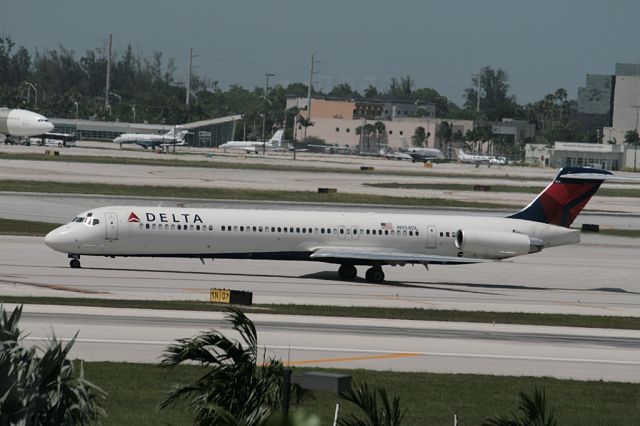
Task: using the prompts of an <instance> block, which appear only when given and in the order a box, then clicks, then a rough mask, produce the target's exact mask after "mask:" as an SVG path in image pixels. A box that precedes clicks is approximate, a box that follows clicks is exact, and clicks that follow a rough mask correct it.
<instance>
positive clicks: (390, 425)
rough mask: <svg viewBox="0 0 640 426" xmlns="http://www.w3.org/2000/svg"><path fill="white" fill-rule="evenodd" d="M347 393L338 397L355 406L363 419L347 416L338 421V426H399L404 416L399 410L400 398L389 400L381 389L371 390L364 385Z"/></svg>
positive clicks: (404, 412) (402, 411)
mask: <svg viewBox="0 0 640 426" xmlns="http://www.w3.org/2000/svg"><path fill="white" fill-rule="evenodd" d="M354 387H355V390H354V389H351V390H350V391H349V392H347V393H343V394H341V395H340V396H341V397H342V398H344V399H346V400H347V401H349V402H351V403H353V404H355V405H356V406H357V407H358V408H359V409H360V411H361V415H364V418H362V417H358V416H356V415H353V414H349V415H348V416H347V417H345V418H341V419H339V420H338V425H340V426H369V425H370V426H399V425H400V424H402V419H404V416H405V414H406V410H402V409H401V408H400V398H399V397H394V398H393V400H391V401H390V400H389V396H388V395H387V392H386V390H384V389H382V388H376V389H371V388H369V386H368V385H367V384H366V383H363V384H362V385H356V386H354Z"/></svg>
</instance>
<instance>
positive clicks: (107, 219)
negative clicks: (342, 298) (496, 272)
mask: <svg viewBox="0 0 640 426" xmlns="http://www.w3.org/2000/svg"><path fill="white" fill-rule="evenodd" d="M614 178H615V177H614V176H613V175H612V174H611V172H608V171H606V170H599V169H588V168H572V167H567V168H564V169H562V170H560V172H559V173H558V174H557V176H556V177H555V179H554V180H553V181H552V182H551V183H550V184H549V186H547V187H546V188H545V189H544V190H543V191H542V192H541V193H540V195H538V196H537V198H535V199H534V200H533V201H532V202H531V203H530V204H529V205H528V206H527V207H525V208H524V209H523V210H521V211H519V212H517V213H514V214H512V215H510V216H507V217H505V218H503V217H485V216H464V215H445V216H440V215H421V214H415V213H407V214H398V213H388V212H383V213H361V212H341V211H335V212H326V211H323V212H313V211H295V210H264V209H261V210H259V211H258V210H253V209H206V208H168V207H130V206H113V207H101V208H95V209H91V210H89V211H85V212H83V213H80V214H79V215H78V216H77V217H76V218H75V219H73V220H72V221H71V222H70V223H68V224H66V225H63V226H60V227H59V228H56V229H55V230H53V231H51V232H50V233H49V234H47V236H46V237H45V243H46V244H47V245H48V246H49V247H50V248H52V249H54V250H57V251H60V252H63V253H67V254H68V256H69V257H70V258H71V262H70V265H71V267H72V268H79V267H80V256H81V255H88V256H106V257H116V256H139V257H185V258H199V259H201V260H202V259H205V258H211V259H213V258H223V259H225V258H226V259H263V260H304V261H318V262H327V263H335V264H338V265H340V268H339V269H338V275H339V276H340V278H341V279H344V280H353V279H354V278H355V277H356V276H357V269H356V266H357V265H366V266H368V267H369V268H368V270H367V272H366V275H365V277H366V279H367V280H368V281H371V282H382V281H383V280H384V272H383V271H382V267H383V266H385V265H391V266H397V265H399V266H404V265H406V264H422V265H424V266H425V267H428V265H430V264H443V265H458V264H466V263H478V262H487V261H492V260H500V259H506V258H509V257H513V256H520V255H525V254H529V253H537V252H539V251H540V250H543V249H547V248H550V247H555V246H560V245H564V244H575V243H578V242H579V241H580V232H579V231H577V230H574V229H570V228H569V226H570V225H571V223H572V222H573V220H574V219H575V218H576V216H577V215H578V214H579V213H580V211H581V210H582V209H583V207H584V206H585V205H586V204H587V202H588V201H589V199H590V198H591V196H592V195H593V194H595V192H596V191H597V189H598V188H599V187H600V184H601V183H602V182H603V181H605V180H610V179H614Z"/></svg>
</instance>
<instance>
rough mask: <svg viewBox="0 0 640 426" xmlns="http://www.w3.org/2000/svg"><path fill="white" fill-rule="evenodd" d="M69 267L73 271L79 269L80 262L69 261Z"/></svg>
mask: <svg viewBox="0 0 640 426" xmlns="http://www.w3.org/2000/svg"><path fill="white" fill-rule="evenodd" d="M69 266H71V267H72V268H73V269H77V268H80V261H79V260H78V259H71V262H69Z"/></svg>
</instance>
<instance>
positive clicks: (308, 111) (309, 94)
mask: <svg viewBox="0 0 640 426" xmlns="http://www.w3.org/2000/svg"><path fill="white" fill-rule="evenodd" d="M314 58H315V53H314V52H311V69H310V71H309V87H308V88H307V123H306V124H307V125H306V126H304V140H305V142H306V140H307V127H309V123H310V122H311V86H313V66H314V64H315V63H316V62H315V60H314Z"/></svg>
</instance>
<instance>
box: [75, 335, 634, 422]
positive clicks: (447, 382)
mask: <svg viewBox="0 0 640 426" xmlns="http://www.w3.org/2000/svg"><path fill="white" fill-rule="evenodd" d="M185 337H186V336H185ZM296 357H297V354H296V353H295V351H293V352H292V359H294V360H295V359H296ZM427 359H428V358H427ZM425 362H427V361H425ZM363 363H364V364H363V365H366V361H363ZM339 366H340V364H339V363H336V368H339ZM584 368H587V367H586V366H585V367H584ZM305 371H325V372H333V373H340V374H348V375H351V376H352V379H353V381H354V382H357V383H362V382H366V383H368V384H369V385H370V386H372V387H374V388H377V387H378V388H379V387H381V388H384V389H386V391H387V393H388V394H389V396H390V397H394V396H398V397H400V404H401V407H402V408H403V409H407V414H406V417H405V420H404V422H403V424H404V425H407V426H409V425H450V424H453V416H454V414H457V415H458V420H459V423H458V424H460V425H479V424H481V423H482V422H483V421H484V420H486V418H487V417H490V416H494V415H503V416H506V415H508V414H509V413H511V412H516V411H517V406H518V402H519V399H518V395H519V393H520V392H527V393H531V392H532V391H533V389H534V388H536V387H539V388H544V389H545V392H546V396H547V403H548V404H549V405H550V407H551V408H553V410H554V411H555V415H556V419H557V420H558V424H560V425H567V426H584V425H611V424H616V425H635V424H637V423H638V413H639V412H640V385H639V384H635V383H616V382H602V381H576V380H558V379H553V378H548V377H540V378H536V377H509V376H507V377H502V376H489V375H475V374H435V373H417V372H411V373H399V372H392V371H369V370H336V369H331V370H329V369H319V368H299V367H295V368H294V374H301V373H303V372H305ZM84 372H85V376H86V378H87V380H89V381H91V382H93V383H95V384H96V385H98V386H100V387H101V388H102V389H104V390H105V391H107V392H108V396H107V398H106V400H105V401H104V405H105V409H106V411H107V417H105V418H103V419H102V420H101V424H103V425H106V426H109V425H117V426H129V425H131V426H139V425H168V424H170V425H185V426H186V425H192V424H193V418H194V416H193V412H191V411H190V410H189V409H188V408H187V407H186V406H184V405H183V406H179V407H177V408H171V409H168V410H167V409H165V410H162V411H159V410H158V405H159V404H160V402H161V401H162V400H163V399H164V398H165V397H166V395H167V392H168V391H169V389H170V388H171V386H172V385H174V384H178V383H180V384H186V383H190V382H194V381H195V380H196V379H197V378H198V377H200V376H201V375H203V374H204V370H203V368H202V367H198V366H178V367H177V368H175V369H172V370H168V369H165V368H160V367H159V366H157V365H154V364H132V363H110V362H86V363H84ZM314 396H315V399H311V400H309V401H306V402H305V403H303V405H302V407H301V408H303V409H304V410H306V411H308V412H312V413H315V414H317V415H318V416H320V419H321V423H320V424H323V425H330V424H331V423H332V422H333V414H334V410H335V406H336V403H337V402H340V405H341V407H340V414H341V415H340V418H344V416H347V415H348V414H350V413H354V414H357V411H356V409H355V408H354V407H353V406H351V404H349V403H346V402H344V401H342V400H340V399H339V398H338V397H337V395H335V394H334V393H331V392H326V391H325V392H314Z"/></svg>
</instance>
